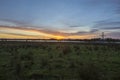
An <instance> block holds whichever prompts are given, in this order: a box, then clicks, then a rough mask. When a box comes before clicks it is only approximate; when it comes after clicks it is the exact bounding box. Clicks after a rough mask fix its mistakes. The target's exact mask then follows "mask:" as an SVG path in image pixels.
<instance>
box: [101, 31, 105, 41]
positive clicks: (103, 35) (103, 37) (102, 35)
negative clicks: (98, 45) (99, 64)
mask: <svg viewBox="0 0 120 80" xmlns="http://www.w3.org/2000/svg"><path fill="white" fill-rule="evenodd" d="M101 38H102V39H103V40H104V39H105V34H104V32H102V34H101Z"/></svg>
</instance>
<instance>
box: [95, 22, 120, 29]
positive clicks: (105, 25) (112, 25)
mask: <svg viewBox="0 0 120 80" xmlns="http://www.w3.org/2000/svg"><path fill="white" fill-rule="evenodd" d="M93 28H98V29H106V30H110V29H120V21H109V20H107V21H106V20H105V21H104V20H103V21H98V22H96V24H95V25H94V26H93Z"/></svg>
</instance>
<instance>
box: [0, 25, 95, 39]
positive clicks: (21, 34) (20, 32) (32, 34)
mask: <svg viewBox="0 0 120 80" xmlns="http://www.w3.org/2000/svg"><path fill="white" fill-rule="evenodd" d="M94 36H95V35H91V34H89V35H64V34H59V33H58V34H57V33H52V32H51V33H50V32H46V31H42V30H37V29H29V28H28V29H27V28H19V27H18V28H17V27H15V28H14V27H0V38H14V39H17V38H22V39H26V38H27V39H28V38H29V39H30V38H31V39H51V38H54V39H57V40H60V39H89V38H91V37H94Z"/></svg>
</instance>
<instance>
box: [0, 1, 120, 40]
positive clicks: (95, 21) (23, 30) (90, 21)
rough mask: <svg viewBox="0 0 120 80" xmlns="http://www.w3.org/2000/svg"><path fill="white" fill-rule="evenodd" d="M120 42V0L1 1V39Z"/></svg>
mask: <svg viewBox="0 0 120 80" xmlns="http://www.w3.org/2000/svg"><path fill="white" fill-rule="evenodd" d="M102 32H105V35H106V38H119V39H120V0H0V38H15V39H16V38H27V39H28V38H34V39H49V38H56V39H64V38H65V39H88V38H98V37H100V35H101V33H102Z"/></svg>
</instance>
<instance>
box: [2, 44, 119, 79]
mask: <svg viewBox="0 0 120 80" xmlns="http://www.w3.org/2000/svg"><path fill="white" fill-rule="evenodd" d="M0 80H120V45H119V44H77V43H37V42H36V43H35V42H34V43H32V42H0Z"/></svg>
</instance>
